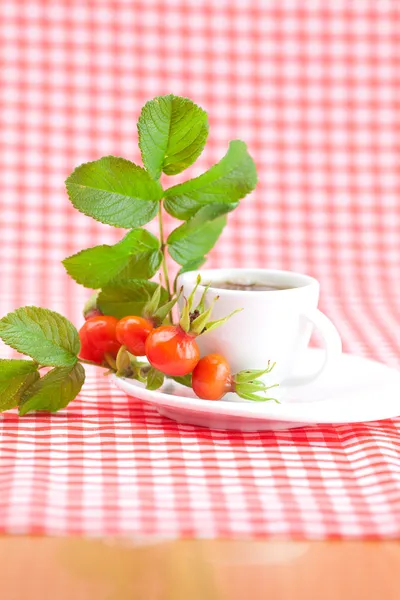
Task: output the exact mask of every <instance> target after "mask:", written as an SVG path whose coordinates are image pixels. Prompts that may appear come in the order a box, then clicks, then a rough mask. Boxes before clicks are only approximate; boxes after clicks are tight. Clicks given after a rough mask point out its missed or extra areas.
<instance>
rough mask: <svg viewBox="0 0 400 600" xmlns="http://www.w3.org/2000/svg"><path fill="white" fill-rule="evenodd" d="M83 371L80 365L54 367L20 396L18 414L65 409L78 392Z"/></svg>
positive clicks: (82, 379)
mask: <svg viewBox="0 0 400 600" xmlns="http://www.w3.org/2000/svg"><path fill="white" fill-rule="evenodd" d="M84 381H85V369H84V368H83V367H82V365H81V364H80V363H76V364H75V365H74V366H72V367H56V368H55V369H52V370H51V371H49V372H48V373H47V374H46V375H44V377H42V378H41V379H39V380H38V381H36V382H35V383H34V384H33V385H31V386H30V387H29V388H28V389H27V390H26V391H25V393H24V394H23V395H22V398H21V402H20V406H19V414H20V415H21V416H22V415H26V414H27V413H28V412H31V411H32V410H46V411H48V412H57V411H58V410H60V409H61V408H65V407H66V406H67V404H69V403H70V402H71V400H73V399H74V398H75V397H76V396H77V395H78V394H79V392H80V390H81V387H82V385H83V384H84Z"/></svg>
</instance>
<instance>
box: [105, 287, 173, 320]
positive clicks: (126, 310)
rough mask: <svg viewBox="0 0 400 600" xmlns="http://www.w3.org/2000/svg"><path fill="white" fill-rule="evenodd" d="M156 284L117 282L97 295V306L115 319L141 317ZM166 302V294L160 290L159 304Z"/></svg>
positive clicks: (163, 290) (162, 289)
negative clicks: (130, 316)
mask: <svg viewBox="0 0 400 600" xmlns="http://www.w3.org/2000/svg"><path fill="white" fill-rule="evenodd" d="M157 285H158V284H157V283H155V282H154V281H147V280H146V279H131V280H126V281H118V282H116V283H113V284H111V285H108V286H106V287H105V288H104V289H103V290H102V291H101V292H100V294H99V298H98V306H99V308H100V310H101V311H102V312H103V313H104V314H105V315H111V316H113V317H116V318H117V319H122V317H127V316H129V315H142V314H143V310H144V307H145V306H146V304H147V303H148V302H149V300H150V298H151V297H152V296H153V294H154V292H155V290H156V289H157ZM167 301H168V293H167V290H166V289H165V288H161V300H160V302H161V303H165V302H167Z"/></svg>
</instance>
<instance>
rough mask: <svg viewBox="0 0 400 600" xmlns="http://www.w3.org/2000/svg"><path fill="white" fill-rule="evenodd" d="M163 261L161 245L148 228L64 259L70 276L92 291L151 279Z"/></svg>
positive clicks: (135, 230) (133, 231)
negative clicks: (122, 281)
mask: <svg viewBox="0 0 400 600" xmlns="http://www.w3.org/2000/svg"><path fill="white" fill-rule="evenodd" d="M161 260H162V254H161V252H160V242H159V241H158V239H157V238H156V237H155V236H154V235H153V234H152V233H150V232H149V231H146V229H133V230H132V231H130V232H129V233H127V234H126V236H125V237H124V238H123V239H122V240H121V241H120V242H118V243H117V244H115V245H114V246H108V245H102V246H95V247H94V248H88V249H87V250H82V251H81V252H78V254H74V255H73V256H70V257H68V258H66V259H65V260H63V264H64V267H65V268H66V270H67V273H68V274H69V275H70V276H71V277H72V278H73V279H75V281H77V282H78V283H81V284H82V285H84V286H85V287H88V288H93V289H96V288H102V287H104V286H106V285H107V284H108V283H110V282H111V281H114V280H117V279H130V278H133V277H134V278H137V279H149V278H150V277H153V275H154V274H155V273H156V272H157V271H158V269H159V267H160V264H161Z"/></svg>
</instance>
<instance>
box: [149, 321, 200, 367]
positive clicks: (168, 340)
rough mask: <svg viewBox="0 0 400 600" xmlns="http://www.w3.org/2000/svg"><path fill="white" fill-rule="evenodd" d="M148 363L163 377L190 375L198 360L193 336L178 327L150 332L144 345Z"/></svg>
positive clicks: (198, 356)
mask: <svg viewBox="0 0 400 600" xmlns="http://www.w3.org/2000/svg"><path fill="white" fill-rule="evenodd" d="M145 350H146V356H147V359H148V361H149V363H150V364H151V365H152V367H154V368H155V369H157V370H158V371H161V372H162V373H164V374H165V375H171V376H175V377H177V376H182V375H187V374H188V373H191V372H192V371H193V369H194V368H195V366H196V365H197V363H198V362H199V359H200V350H199V347H198V345H197V342H196V340H195V337H194V335H191V334H190V333H187V332H186V331H184V330H183V329H182V328H181V327H180V326H179V325H164V326H162V327H158V328H157V329H153V331H151V332H150V334H149V336H148V338H147V340H146V344H145Z"/></svg>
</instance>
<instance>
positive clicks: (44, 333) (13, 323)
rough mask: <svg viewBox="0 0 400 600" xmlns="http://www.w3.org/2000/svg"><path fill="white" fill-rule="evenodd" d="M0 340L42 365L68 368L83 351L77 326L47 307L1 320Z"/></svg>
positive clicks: (20, 310) (25, 310) (23, 310)
mask: <svg viewBox="0 0 400 600" xmlns="http://www.w3.org/2000/svg"><path fill="white" fill-rule="evenodd" d="M0 338H1V339H2V340H3V342H5V343H6V344H7V345H8V346H11V348H14V350H18V352H21V353H22V354H27V355H28V356H30V357H31V358H33V359H34V360H36V361H37V362H38V363H39V364H41V365H46V366H49V367H67V366H72V365H74V364H75V363H76V360H77V355H78V353H79V350H80V341H79V335H78V332H77V330H76V329H75V327H74V326H73V325H72V323H70V321H68V319H66V318H65V317H63V316H62V315H59V314H58V313H56V312H53V311H52V310H48V309H47V308H37V307H36V306H25V307H22V308H17V310H15V311H14V312H12V313H9V314H8V315H6V316H5V317H3V318H2V319H0Z"/></svg>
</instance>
